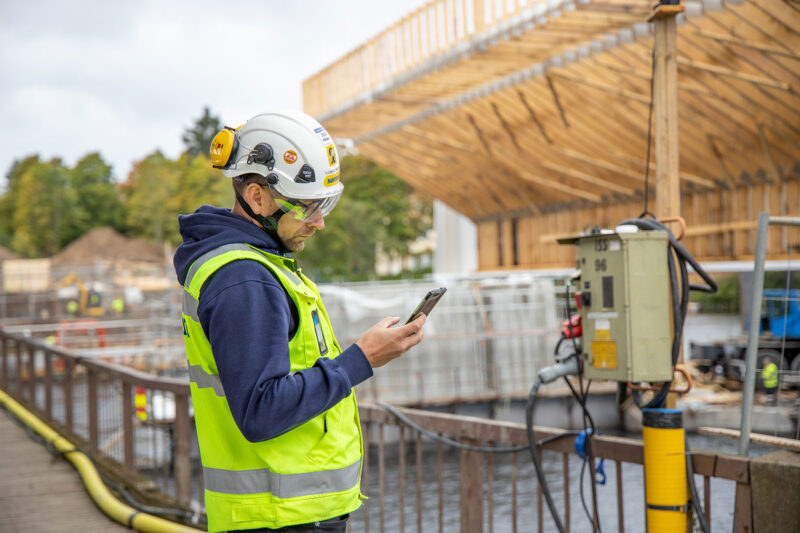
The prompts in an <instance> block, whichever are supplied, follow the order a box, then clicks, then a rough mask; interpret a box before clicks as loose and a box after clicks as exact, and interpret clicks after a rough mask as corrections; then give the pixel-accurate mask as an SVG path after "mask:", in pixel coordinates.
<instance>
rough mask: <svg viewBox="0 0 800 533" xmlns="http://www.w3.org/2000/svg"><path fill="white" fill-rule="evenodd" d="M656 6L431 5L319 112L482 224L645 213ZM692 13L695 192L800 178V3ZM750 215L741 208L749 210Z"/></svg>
mask: <svg viewBox="0 0 800 533" xmlns="http://www.w3.org/2000/svg"><path fill="white" fill-rule="evenodd" d="M653 4H654V0H597V1H595V0H578V1H569V0H548V1H542V0H537V1H525V0H433V1H431V2H428V3H427V4H425V5H424V6H422V7H421V8H419V9H418V10H416V11H414V12H413V13H411V14H410V15H408V16H407V17H405V18H404V19H402V20H401V21H399V22H398V23H396V24H395V25H393V26H391V27H389V28H388V29H386V30H385V31H383V32H382V33H380V34H379V35H377V36H375V37H374V38H373V39H370V40H369V41H368V42H367V43H365V44H363V45H362V46H360V47H358V48H357V49H355V50H353V51H352V52H351V53H349V54H348V55H346V56H345V57H343V58H341V59H340V60H338V61H337V62H335V63H333V64H332V65H330V66H328V67H326V68H325V69H323V70H322V71H321V72H319V73H317V74H315V75H314V76H312V77H311V78H309V79H308V80H306V81H305V82H304V84H303V94H304V102H305V109H306V111H307V112H308V113H310V114H312V115H314V116H316V117H317V118H318V119H319V120H320V121H322V122H323V123H324V124H325V126H326V127H327V129H328V131H329V132H330V133H331V134H332V135H333V136H334V138H348V139H352V141H353V143H354V145H355V147H356V148H357V149H358V150H359V151H361V152H362V153H364V154H365V155H367V156H368V157H370V158H372V159H374V160H375V161H376V162H378V163H379V164H381V165H383V166H385V167H387V168H389V169H391V170H392V171H393V172H395V173H396V174H397V175H398V176H400V177H401V178H402V179H404V180H406V181H407V182H409V183H410V184H411V185H413V186H414V187H416V188H418V189H420V190H422V191H425V192H427V193H429V194H431V195H432V196H434V197H436V198H438V199H440V200H442V201H443V202H445V203H447V204H448V205H450V206H451V207H453V208H454V209H456V210H457V211H459V212H461V213H463V214H464V215H466V216H468V217H470V218H471V219H472V220H474V221H476V222H477V223H479V225H480V224H481V223H484V222H489V221H501V220H506V219H508V218H510V217H511V218H519V217H523V218H524V217H534V218H535V217H542V216H545V215H547V214H548V213H552V212H555V211H563V210H572V211H576V210H587V209H592V208H593V207H598V208H599V207H603V206H608V205H612V204H614V205H623V204H624V205H628V204H630V205H631V206H634V205H637V206H638V210H637V209H636V208H633V207H632V208H631V209H632V210H633V211H635V212H631V213H630V214H629V215H628V216H630V215H634V216H635V215H636V214H638V212H641V210H642V198H643V195H644V188H645V173H646V168H647V166H648V162H647V154H648V146H647V139H648V124H649V121H648V118H649V114H650V112H651V79H652V70H651V65H652V53H653V29H652V24H651V23H648V22H647V19H648V16H649V15H650V14H651V12H652V9H653ZM682 4H683V6H684V7H685V12H684V13H683V14H682V15H680V16H679V17H678V38H677V47H678V58H677V63H678V86H677V91H678V101H679V104H678V106H679V107H678V116H679V123H678V131H679V139H680V182H681V192H682V194H690V195H691V194H695V193H697V194H700V193H705V192H719V193H720V194H721V193H722V192H723V191H731V190H735V189H737V188H739V187H745V188H747V187H751V188H752V187H758V186H764V185H769V184H780V183H787V182H792V181H793V180H794V181H796V180H797V179H800V164H798V162H799V161H800V3H798V2H797V1H795V0H737V1H731V0H727V1H724V2H723V0H704V1H696V2H690V1H684V2H682ZM650 153H651V161H650V163H649V172H650V180H651V181H650V182H649V186H650V187H649V188H650V189H651V190H652V187H653V181H652V180H653V176H654V166H655V161H654V160H653V159H652V151H651V152H650ZM782 190H783V189H782ZM781 194H782V195H783V196H784V198H783V199H782V200H780V204H781V207H780V211H781V213H780V214H789V215H797V214H800V205H798V203H800V199H798V196H797V189H796V188H795V189H791V190H788V189H787V190H783V192H782V193H779V194H778V195H779V196H780V195H781ZM787 195H788V196H787ZM749 202H750V203H752V198H751V199H750V200H749ZM735 205H736V204H735V202H734V203H732V204H730V206H729V207H728V208H727V210H729V211H731V213H735V214H738V215H743V213H741V212H738V213H736V207H735ZM703 209H705V208H703ZM753 209H755V212H757V211H758V210H759V206H757V205H756V206H755V207H753V206H750V208H749V210H750V211H753ZM774 210H775V214H777V213H778V206H777V205H776V206H774ZM701 218H702V217H701ZM754 219H755V215H753V216H752V217H751V218H750V219H749V220H751V221H752V220H754ZM719 222H735V217H733V218H731V217H729V220H722V219H720V221H719ZM562 230H563V231H567V228H566V227H559V228H556V229H553V230H551V231H550V233H553V232H556V233H558V232H559V231H562ZM492 231H495V230H492ZM497 231H499V232H500V234H502V232H503V230H502V229H499V230H497ZM514 231H516V230H514ZM514 240H517V237H514ZM501 248H502V246H501ZM745 248H746V247H745ZM747 253H748V252H747V250H746V249H743V250H742V251H741V253H740V252H735V251H734V252H731V254H728V252H725V251H723V252H714V253H712V254H711V255H712V256H718V255H720V256H726V257H727V256H729V255H733V256H746V255H747ZM532 261H533V262H534V263H536V264H550V263H554V264H555V263H558V262H559V261H557V260H554V261H544V263H541V262H540V261H538V260H535V259H532ZM499 264H500V265H502V264H503V263H502V261H500V263H499ZM516 264H519V265H524V264H526V263H525V262H524V261H520V262H518V263H516Z"/></svg>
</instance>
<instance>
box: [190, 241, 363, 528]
mask: <svg viewBox="0 0 800 533" xmlns="http://www.w3.org/2000/svg"><path fill="white" fill-rule="evenodd" d="M242 259H249V260H253V261H258V262H259V263H261V264H262V265H264V267H266V268H268V269H269V270H270V271H271V272H272V273H274V274H275V276H276V278H277V279H278V280H279V281H280V283H281V284H282V285H283V287H284V289H285V290H286V292H287V293H288V294H289V296H290V297H291V299H292V301H293V302H294V304H295V306H296V307H297V313H298V319H299V323H298V327H297V332H296V333H295V335H294V337H293V338H292V339H291V340H290V341H289V355H290V359H291V371H292V372H297V371H300V370H304V369H307V368H311V367H312V366H314V363H315V362H316V361H317V359H318V358H319V357H328V358H331V359H333V358H335V357H337V356H338V355H339V354H340V353H341V348H340V347H339V344H338V342H337V341H336V338H335V337H334V335H333V329H332V328H331V324H330V320H329V319H328V314H327V312H326V311H325V308H324V307H323V305H322V299H321V298H320V295H319V291H318V290H317V287H316V285H314V283H313V282H311V281H310V280H309V279H308V278H306V277H305V276H304V275H303V274H302V272H300V271H299V269H297V266H296V263H295V261H294V260H293V259H290V258H286V257H282V256H278V255H272V254H268V253H266V252H263V251H261V250H259V249H257V248H254V247H251V246H248V245H245V244H228V245H224V246H221V247H219V248H217V249H215V250H212V251H211V252H208V253H207V254H205V255H203V256H201V257H200V258H198V259H197V260H196V261H195V262H194V263H193V264H192V266H191V268H190V269H189V272H188V274H187V276H186V281H185V283H184V291H183V314H182V318H183V332H184V341H185V344H186V356H187V358H188V362H189V378H190V380H191V391H192V401H193V404H194V413H195V423H196V425H197V436H198V440H199V443H200V458H201V461H202V463H203V480H204V483H205V504H206V512H207V514H208V528H209V531H227V530H237V529H255V528H263V527H268V528H279V527H284V526H288V525H294V524H303V523H309V522H316V521H321V520H326V519H329V518H333V517H336V516H340V515H344V514H347V513H350V512H352V511H355V510H356V509H357V508H358V507H359V506H360V505H361V499H360V498H361V491H360V483H361V458H362V455H363V444H362V437H361V424H360V421H359V418H358V407H357V405H356V396H355V392H353V391H351V393H350V395H349V396H348V397H346V398H344V399H343V400H341V401H340V402H339V403H337V404H336V405H335V406H333V407H332V408H331V409H329V410H327V411H325V412H324V413H322V414H320V415H319V416H317V417H315V418H312V419H311V420H309V421H308V422H306V423H304V424H302V425H300V426H298V427H296V428H294V429H292V430H290V431H288V432H286V433H284V434H282V435H279V436H277V437H275V438H272V439H269V440H266V441H263V442H255V443H254V442H250V441H248V440H247V439H246V438H245V437H244V436H243V435H242V433H241V431H240V430H239V428H238V426H237V425H236V422H235V421H234V419H233V415H232V414H231V410H230V407H229V406H228V401H227V400H226V398H225V391H224V390H223V388H222V382H221V381H220V379H219V373H218V371H217V366H216V363H215V361H214V356H213V354H212V352H211V345H210V343H209V341H208V339H207V338H206V336H205V333H204V332H203V328H202V326H201V325H200V319H199V317H198V316H197V307H198V304H199V296H200V289H201V288H202V287H203V284H204V283H205V281H206V280H207V279H208V278H209V277H210V276H211V275H212V274H213V273H214V272H216V271H217V270H218V269H219V268H220V267H222V266H223V265H226V264H228V263H230V262H231V261H237V260H242ZM315 318H316V320H315ZM315 325H316V326H317V327H318V328H320V329H321V333H322V336H323V339H324V344H325V346H326V348H327V351H326V353H325V354H324V355H322V354H321V353H320V350H321V346H322V345H323V343H322V342H320V341H319V338H318V336H317V332H316V331H315Z"/></svg>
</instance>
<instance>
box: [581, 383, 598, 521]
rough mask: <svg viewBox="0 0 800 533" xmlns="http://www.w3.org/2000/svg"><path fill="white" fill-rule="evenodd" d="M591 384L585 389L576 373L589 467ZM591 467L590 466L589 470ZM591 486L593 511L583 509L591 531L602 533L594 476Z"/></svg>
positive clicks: (592, 420) (591, 459) (590, 457)
mask: <svg viewBox="0 0 800 533" xmlns="http://www.w3.org/2000/svg"><path fill="white" fill-rule="evenodd" d="M591 384H592V380H589V381H588V382H587V384H586V389H585V390H584V388H583V374H579V375H578V390H580V393H581V407H582V408H583V431H584V435H585V436H586V438H585V440H584V444H583V446H584V449H585V450H586V459H585V460H584V463H586V462H588V463H589V465H590V467H592V466H594V454H593V453H592V437H593V436H594V435H595V432H596V428H595V425H594V419H593V418H592V415H591V413H589V409H587V408H586V401H587V399H588V394H589V387H590V386H591ZM587 421H588V423H589V428H588V429H589V431H587V427H586V423H587ZM591 470H592V468H590V471H591ZM591 487H592V509H593V511H594V513H592V514H589V511H588V509H584V510H585V511H586V517H587V518H588V519H589V523H590V524H592V531H593V532H597V533H602V529H601V528H600V514H599V513H598V512H597V483H595V480H594V478H592V480H591ZM581 490H583V485H581ZM595 514H596V515H597V523H595V520H594V515H595Z"/></svg>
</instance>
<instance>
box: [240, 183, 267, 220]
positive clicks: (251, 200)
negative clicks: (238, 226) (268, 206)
mask: <svg viewBox="0 0 800 533" xmlns="http://www.w3.org/2000/svg"><path fill="white" fill-rule="evenodd" d="M243 196H244V199H245V201H246V202H247V203H248V205H250V209H252V210H253V212H255V213H261V204H262V202H263V201H264V191H263V190H262V189H261V186H260V185H259V184H258V183H251V184H250V185H248V186H247V188H246V189H245V190H244V195H243Z"/></svg>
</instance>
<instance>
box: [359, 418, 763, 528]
mask: <svg viewBox="0 0 800 533" xmlns="http://www.w3.org/2000/svg"><path fill="white" fill-rule="evenodd" d="M399 410H400V411H401V412H402V413H403V414H404V415H406V416H407V417H408V418H410V419H411V420H412V421H413V422H415V423H416V424H418V425H419V426H421V427H423V428H424V429H427V430H429V431H432V432H436V433H438V434H440V435H443V436H446V437H449V438H450V439H455V440H460V441H462V442H464V443H468V444H475V445H483V446H505V447H508V446H522V445H525V444H527V442H528V438H527V433H526V430H525V427H524V426H523V425H521V424H516V423H511V422H501V421H495V420H485V419H480V418H474V417H467V416H458V415H452V414H445V413H433V412H427V411H420V410H415V409H399ZM359 415H360V416H361V423H362V425H363V431H364V435H365V437H366V438H367V442H368V444H366V445H365V449H366V453H365V457H366V460H365V462H364V467H363V472H362V492H364V493H365V494H366V495H368V496H369V497H370V498H369V500H367V501H366V502H365V506H366V509H365V511H364V512H363V513H361V512H359V515H358V516H357V517H356V519H357V521H358V523H356V524H354V527H353V528H352V529H353V530H354V531H360V530H363V531H404V530H406V529H405V526H406V525H408V526H409V527H408V530H411V531H417V532H422V531H440V532H442V531H452V530H454V529H455V528H454V527H453V526H454V525H455V524H453V523H450V524H449V526H448V520H447V519H446V518H445V517H446V515H447V514H448V512H447V504H446V503H445V502H446V500H447V498H446V494H445V492H446V489H445V484H444V483H443V478H444V476H445V475H447V473H448V469H447V466H448V465H447V464H446V463H447V462H446V460H445V458H444V453H443V447H445V445H443V444H440V443H433V446H434V449H435V459H434V458H433V457H430V456H431V455H433V453H430V451H431V450H430V449H427V453H424V452H426V444H424V442H427V443H429V442H430V441H428V440H427V437H426V438H425V441H423V438H422V435H421V434H420V433H419V432H417V431H416V430H414V429H411V428H409V427H408V426H406V425H405V424H403V423H402V422H401V421H400V420H398V419H397V418H396V417H395V416H394V415H393V414H391V413H389V412H388V411H386V410H385V409H383V408H381V407H379V406H377V405H370V404H361V405H360V406H359ZM390 430H391V431H392V432H393V433H392V439H389V438H387V435H388V434H389V431H390ZM562 432H563V430H561V429H555V428H543V427H537V428H536V438H537V440H540V439H547V438H549V437H554V436H556V435H559V434H562ZM390 440H396V442H397V458H396V459H395V457H390V455H394V454H390V453H388V452H387V450H388V446H389V444H388V443H389V441H390ZM574 442H575V439H574V436H573V437H572V438H559V439H556V440H552V441H550V442H547V443H546V444H544V445H543V446H542V447H541V448H542V450H543V451H542V452H540V453H546V454H552V453H555V454H560V455H561V460H560V461H559V460H556V461H554V462H553V461H551V464H553V463H555V464H558V463H560V464H561V465H562V466H561V469H562V476H558V475H557V474H554V473H550V474H549V476H548V477H550V478H551V481H550V483H551V484H552V487H553V488H554V489H555V488H556V487H559V482H560V487H559V488H560V491H561V493H562V494H563V497H562V501H563V502H564V505H565V507H566V509H565V510H562V512H565V514H564V518H565V525H566V528H567V530H568V531H569V530H570V506H571V505H572V506H577V507H579V506H580V503H579V502H578V503H577V505H576V503H575V502H576V501H578V500H577V498H576V495H577V494H578V492H579V489H578V487H576V486H574V485H571V483H570V463H573V467H574V463H575V460H576V455H575V448H574V445H575V444H574ZM411 446H413V448H414V454H413V456H414V457H415V459H414V464H413V466H412V468H413V470H412V472H413V474H412V477H414V480H415V485H414V487H415V490H414V488H412V489H411V490H408V488H407V487H406V478H407V477H408V476H407V473H406V469H407V466H408V465H407V464H406V457H407V456H410V455H411V454H410V453H409V451H410V447H411ZM407 447H409V448H407ZM376 448H377V449H376ZM592 449H593V452H594V454H595V456H596V458H597V459H605V460H606V461H608V462H613V463H614V467H613V471H614V472H613V474H612V473H611V472H610V470H611V469H610V468H609V467H607V468H609V476H608V477H609V482H608V485H609V487H608V488H609V489H610V487H611V486H614V490H615V497H614V500H615V504H616V505H615V506H616V514H615V516H613V518H616V527H611V526H610V524H609V523H608V522H605V523H604V526H603V530H604V531H619V532H624V531H626V526H625V524H626V520H625V517H626V511H625V509H628V510H629V511H630V510H631V509H636V508H638V509H643V508H644V472H643V468H642V467H641V465H643V464H644V449H643V446H642V442H641V441H636V440H633V439H628V438H620V437H611V436H603V435H600V436H597V437H594V438H593V439H592ZM370 451H372V453H370ZM691 453H692V459H693V465H694V472H695V475H697V476H702V481H703V484H702V490H701V492H700V493H701V494H702V497H703V509H704V511H705V515H706V518H707V519H708V521H709V523H711V514H712V498H711V495H712V491H711V481H712V479H716V480H728V481H730V482H734V483H735V485H736V488H735V491H736V492H735V494H736V501H737V505H736V509H735V518H736V524H737V529H736V531H738V532H750V531H753V529H752V513H751V505H752V504H751V494H750V474H749V472H750V468H749V466H750V461H749V459H748V458H747V457H739V456H734V455H727V454H717V453H711V452H698V451H692V452H691ZM520 454H521V456H520ZM508 455H509V454H504V455H503V456H505V457H508ZM510 455H511V457H510V459H507V460H506V462H507V463H510V468H508V466H509V465H508V464H504V466H505V467H506V468H502V469H501V468H499V467H498V465H499V463H500V459H499V457H503V456H495V454H487V453H480V452H474V451H464V450H461V451H459V452H458V459H457V465H458V468H459V484H458V485H459V487H460V489H459V497H458V508H457V510H456V511H455V512H450V513H449V514H450V516H451V518H452V516H453V515H455V516H456V517H458V518H457V519H458V520H459V521H460V531H461V532H462V533H472V532H480V531H493V530H494V531H513V532H515V533H516V532H517V531H519V532H522V531H534V529H535V528H534V526H533V524H532V523H523V521H522V518H521V514H522V513H521V511H522V509H523V508H527V509H530V507H531V505H533V501H532V500H530V499H527V498H528V497H529V496H531V495H529V494H526V495H525V496H524V498H525V499H523V496H522V494H523V492H524V491H523V488H526V487H527V489H529V488H530V487H532V486H533V485H535V484H536V480H535V476H533V472H532V468H530V462H531V461H530V454H529V453H528V451H527V450H524V451H522V452H517V453H511V454H510ZM426 456H428V459H427V460H426V459H424V457H426ZM370 457H372V459H370ZM376 458H377V463H378V464H377V465H375V464H372V463H373V462H374V461H375V459H376ZM395 460H396V461H397V463H396V464H397V469H398V472H397V479H398V482H397V484H392V485H391V486H390V481H389V480H387V477H388V476H387V475H386V470H387V461H395ZM455 463H456V461H451V462H450V465H449V466H455ZM523 466H527V467H528V468H527V474H523V469H522V467H523ZM625 466H627V468H625ZM637 467H638V469H637ZM375 469H377V470H378V476H377V479H372V478H375V477H376V476H374V473H373V474H371V472H373V471H374V470H375ZM546 469H547V468H546ZM634 469H636V471H635V472H631V470H634ZM588 471H589V469H587V473H588ZM623 471H624V472H625V475H624V476H623ZM434 473H435V474H434ZM573 473H574V470H573ZM630 474H632V475H633V477H634V479H635V480H636V482H637V485H636V487H629V488H628V489H627V491H626V489H625V482H624V479H623V478H625V479H628V480H629V481H630ZM612 475H613V479H612ZM426 477H427V478H428V482H425V483H423V480H424V479H425V478H426ZM431 478H433V479H434V481H433V482H432V483H431ZM451 481H452V480H451ZM573 482H574V480H573ZM508 485H510V490H507V488H506V489H504V490H500V489H501V488H504V487H507V486H508ZM423 486H428V487H429V490H428V491H426V492H423V491H424V489H423ZM432 486H435V487H436V488H435V490H436V493H435V494H434V493H431V492H432V491H431V490H430V487H432ZM698 489H700V487H698ZM407 492H410V493H411V494H407ZM587 492H588V489H587ZM407 496H408V498H406V497H407ZM451 499H452V498H451ZM509 499H510V502H509V501H508V500H509ZM587 499H588V495H587ZM376 500H377V501H376ZM406 500H408V502H409V503H410V502H413V503H411V505H408V504H407V502H406ZM431 501H435V502H437V503H436V505H430V504H429V505H424V504H423V502H431ZM535 501H536V509H537V510H536V513H535V514H534V519H535V520H536V522H537V526H536V530H537V531H539V532H542V531H549V530H550V529H548V528H547V527H546V525H547V522H546V520H549V518H550V517H549V514H548V511H547V509H546V508H545V507H544V506H543V495H542V492H541V490H540V488H539V487H538V485H536V495H535ZM498 504H502V505H503V506H504V507H503V512H502V513H501V512H500V511H498V510H497V507H498ZM732 505H733V503H732V502H731V506H732ZM431 507H433V509H431ZM398 509H399V510H400V514H399V516H397V515H398ZM720 511H721V513H720V514H723V515H725V516H730V515H731V511H732V509H722V510H718V512H720ZM581 512H582V511H581ZM574 513H575V510H573V515H574ZM528 514H529V515H530V514H532V513H528ZM605 514H606V518H608V513H605ZM390 515H392V516H390ZM501 520H503V521H507V522H503V523H502V524H499V525H498V524H497V523H496V522H499V521H501ZM375 522H377V523H375ZM451 522H452V520H451ZM576 522H577V521H575V520H573V522H572V527H573V528H574V529H573V530H580V531H583V530H584V528H588V527H589V523H588V521H587V520H586V519H585V518H583V521H581V522H580V523H576ZM641 526H642V527H643V524H641ZM634 530H637V528H636V525H634V526H632V527H631V526H629V527H628V529H627V531H634ZM728 530H730V528H728Z"/></svg>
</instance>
